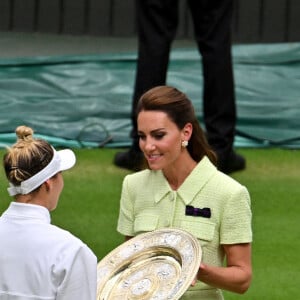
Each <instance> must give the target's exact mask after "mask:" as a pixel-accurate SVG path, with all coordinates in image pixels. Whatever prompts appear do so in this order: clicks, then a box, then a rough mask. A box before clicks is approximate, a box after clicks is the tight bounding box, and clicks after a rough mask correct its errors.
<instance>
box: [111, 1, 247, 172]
mask: <svg viewBox="0 0 300 300" xmlns="http://www.w3.org/2000/svg"><path fill="white" fill-rule="evenodd" d="M178 4H179V3H178V0H136V17H137V33H138V60H137V69H136V79H135V87H134V95H133V100H132V110H131V120H132V131H131V138H132V144H131V147H130V148H129V150H128V151H125V152H118V153H116V156H115V158H114V164H115V165H116V166H119V167H122V168H126V169H129V170H134V171H138V170H140V169H141V168H142V165H141V163H142V161H143V154H142V152H141V150H140V148H139V141H138V134H137V120H136V118H137V116H136V107H137V102H138V100H139V98H140V97H141V95H142V94H143V93H144V92H146V91H147V90H149V89H150V88H152V87H155V86H158V85H165V84H166V77H167V69H168V64H169V55H170V51H171V45H172V42H173V40H174V38H175V36H176V30H177V27H178V22H179V6H178ZM187 4H188V7H189V9H190V13H191V16H192V20H193V25H194V34H195V41H196V43H197V47H198V50H199V53H200V54H201V57H202V60H201V62H202V71H203V81H204V88H203V90H204V93H203V117H204V124H205V129H206V136H207V140H208V142H209V144H210V145H211V147H212V148H213V150H214V151H215V153H216V154H217V156H218V162H217V166H218V168H219V170H221V171H222V172H224V173H232V172H235V171H239V170H243V169H245V167H246V161H245V158H244V157H243V156H241V155H239V154H237V153H236V152H235V151H234V149H233V144H234V136H235V126H236V106H235V91H234V77H233V66H232V56H231V23H232V14H233V0H214V1H211V0H187Z"/></svg>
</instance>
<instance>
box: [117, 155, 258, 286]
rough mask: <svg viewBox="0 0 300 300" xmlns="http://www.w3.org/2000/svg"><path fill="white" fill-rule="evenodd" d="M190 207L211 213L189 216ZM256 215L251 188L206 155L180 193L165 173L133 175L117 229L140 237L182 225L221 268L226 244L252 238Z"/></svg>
mask: <svg viewBox="0 0 300 300" xmlns="http://www.w3.org/2000/svg"><path fill="white" fill-rule="evenodd" d="M187 205H189V206H192V207H194V208H200V209H202V208H209V209H210V212H211V216H210V217H207V216H206V217H203V216H194V215H187V214H186V206H187ZM251 217H252V214H251V207H250V196H249V193H248V190H247V189H246V188H245V187H244V186H242V185H241V184H240V183H238V182H237V181H235V180H234V179H233V178H231V177H229V176H227V175H225V174H223V173H221V172H219V171H218V170H217V169H216V167H215V166H214V165H213V164H212V163H211V162H210V161H209V159H208V158H207V157H204V158H203V159H202V160H201V161H200V162H199V163H198V164H197V166H196V167H195V169H194V170H193V171H192V172H191V174H190V175H189V176H188V177H187V178H186V180H185V181H184V182H183V184H182V185H181V186H180V188H179V189H178V190H177V191H174V190H172V189H171V187H170V186H169V184H168V182H167V180H166V178H165V177H164V175H163V173H162V171H152V170H144V171H141V172H137V173H133V174H130V175H127V176H126V177H125V178H124V181H123V186H122V194H121V201H120V212H119V219H118V225H117V230H118V231H119V232H120V233H121V234H123V235H125V236H135V235H137V234H139V233H142V232H147V231H152V230H155V229H158V228H163V227H176V228H182V229H184V230H187V231H189V232H190V233H192V234H193V235H194V236H196V237H197V239H198V241H199V243H200V245H201V248H202V253H203V262H204V263H206V264H210V265H216V266H221V265H222V264H223V262H224V251H223V248H222V247H221V244H236V243H249V242H251V241H252V229H251ZM202 285H203V286H202V288H209V287H208V286H206V287H205V286H204V284H202ZM196 288H197V287H196ZM198 288H199V287H198Z"/></svg>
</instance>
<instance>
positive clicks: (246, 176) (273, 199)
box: [0, 149, 300, 300]
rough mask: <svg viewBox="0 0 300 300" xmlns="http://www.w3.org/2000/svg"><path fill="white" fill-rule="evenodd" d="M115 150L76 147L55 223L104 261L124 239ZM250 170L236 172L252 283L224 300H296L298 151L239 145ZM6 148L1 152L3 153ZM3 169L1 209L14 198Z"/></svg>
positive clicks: (298, 272)
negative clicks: (244, 194)
mask: <svg viewBox="0 0 300 300" xmlns="http://www.w3.org/2000/svg"><path fill="white" fill-rule="evenodd" d="M116 151H117V150H115V149H82V150H75V152H76V155H77V164H76V166H75V167H74V168H73V169H71V170H69V171H67V172H65V173H64V179H65V189H64V191H63V193H62V195H61V199H60V202H59V205H58V207H57V209H56V210H55V211H54V212H53V213H52V223H53V224H56V225H58V226H61V227H63V228H65V229H67V230H69V231H71V232H72V233H73V234H75V235H76V236H78V237H79V238H81V239H82V240H83V241H85V242H86V243H87V244H88V245H89V246H90V247H91V248H92V249H93V251H94V252H95V254H96V255H97V257H98V259H99V260H100V259H101V258H102V257H103V256H105V255H106V254H107V253H109V252H110V251H111V250H112V249H114V248H115V247H116V246H117V245H119V244H120V243H121V242H122V241H123V237H122V236H121V235H120V234H118V233H117V232H116V223H117V217H118V209H119V197H120V192H121V184H122V180H123V177H124V176H125V175H126V174H127V173H129V171H126V170H122V169H119V168H116V167H115V166H114V165H113V164H112V160H113V156H114V153H115V152H116ZM238 152H239V153H241V154H243V155H244V156H245V157H246V159H247V169H246V170H245V171H243V172H237V173H235V174H233V175H232V177H234V178H235V179H237V180H238V181H239V182H241V183H242V184H244V185H245V186H247V188H248V190H249V192H250V195H251V199H252V210H253V232H254V242H253V281H252V285H251V287H250V289H249V291H248V292H247V293H246V294H245V295H242V296H240V295H235V294H232V293H228V292H226V293H225V297H226V300H235V299H245V300H250V299H251V300H261V299H264V300H268V299H270V300H271V299H272V300H273V299H276V300H277V299H278V300H281V299H284V300H285V299H288V300H289V299H298V298H299V296H298V286H299V283H300V280H299V278H300V260H299V253H300V226H299V225H300V224H299V223H300V222H299V215H300V205H299V204H298V201H300V188H299V185H300V176H299V175H300V170H299V169H300V151H295V150H282V149H239V151H238ZM3 153H4V151H3V150H1V151H0V154H1V157H2V155H3ZM6 187H7V182H6V179H5V176H4V174H3V171H1V173H0V200H1V201H0V213H2V212H3V210H4V209H5V208H6V207H7V205H8V204H9V201H10V200H11V199H10V198H9V197H8V195H7V192H6Z"/></svg>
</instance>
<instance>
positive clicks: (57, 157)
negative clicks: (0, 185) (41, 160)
mask: <svg viewBox="0 0 300 300" xmlns="http://www.w3.org/2000/svg"><path fill="white" fill-rule="evenodd" d="M75 162H76V157H75V154H74V152H73V151H72V150H70V149H64V150H59V151H56V150H55V149H54V148H53V158H52V160H51V161H50V163H49V164H48V165H47V166H46V167H45V168H44V169H42V170H41V171H40V172H38V173H36V174H35V175H33V176H32V177H30V178H28V179H27V180H24V181H22V182H21V184H20V185H13V184H12V183H9V188H8V189H7V190H8V193H9V195H10V196H15V195H18V194H22V195H25V194H28V193H30V192H31V191H33V190H34V189H36V188H37V187H39V186H40V185H41V184H43V183H44V182H45V181H46V180H48V179H49V178H51V177H52V176H54V175H55V174H57V173H58V172H61V171H65V170H68V169H71V168H72V167H73V166H74V165H75Z"/></svg>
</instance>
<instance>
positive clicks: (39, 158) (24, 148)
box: [3, 125, 53, 185]
mask: <svg viewBox="0 0 300 300" xmlns="http://www.w3.org/2000/svg"><path fill="white" fill-rule="evenodd" d="M33 132H34V131H33V129H32V128H30V127H28V126H25V125H22V126H18V127H17V128H16V130H15V133H16V135H17V141H16V143H15V144H14V145H13V146H12V147H10V148H8V149H7V153H6V154H5V155H4V157H3V165H4V169H5V174H6V177H7V179H8V181H9V182H11V183H12V184H13V185H20V184H21V182H22V181H24V180H27V179H29V178H30V177H32V176H33V175H35V174H36V173H38V172H39V171H41V170H42V169H43V168H45V167H46V166H47V165H48V164H49V163H50V161H51V159H52V157H53V149H52V147H51V145H50V144H49V143H48V142H46V141H45V140H42V139H35V138H34V137H33Z"/></svg>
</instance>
